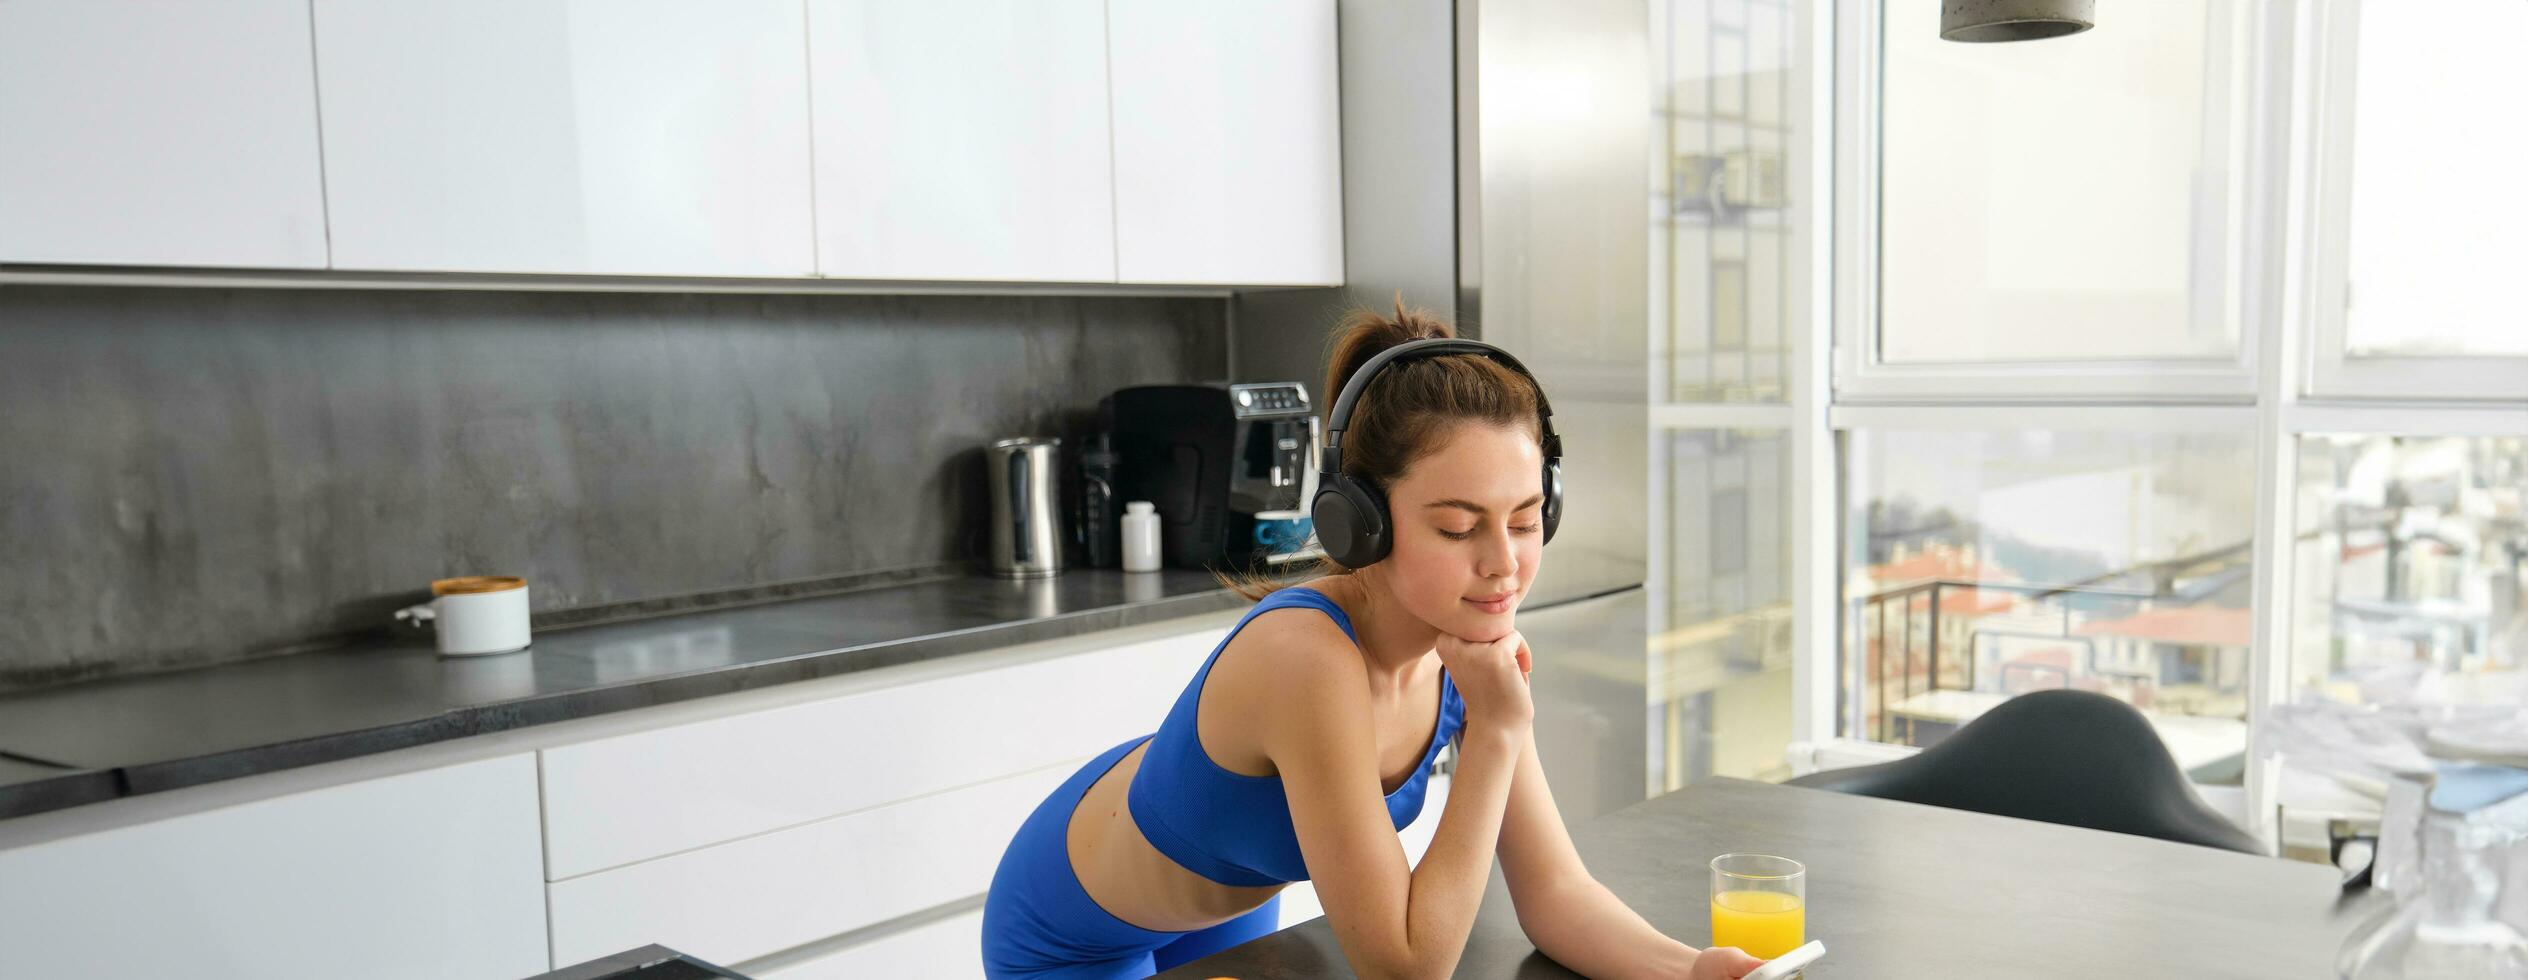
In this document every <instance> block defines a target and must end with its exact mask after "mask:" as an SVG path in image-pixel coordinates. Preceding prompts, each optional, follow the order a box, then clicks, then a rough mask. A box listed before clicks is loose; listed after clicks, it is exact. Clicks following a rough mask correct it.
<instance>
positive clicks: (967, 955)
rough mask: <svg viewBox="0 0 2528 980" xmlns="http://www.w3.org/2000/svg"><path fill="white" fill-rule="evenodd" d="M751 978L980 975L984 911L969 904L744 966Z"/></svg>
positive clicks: (932, 979)
mask: <svg viewBox="0 0 2528 980" xmlns="http://www.w3.org/2000/svg"><path fill="white" fill-rule="evenodd" d="M746 975H747V976H751V977H754V978H756V980H864V978H867V977H921V978H923V980H982V977H983V910H982V909H971V910H968V911H965V912H959V913H957V914H955V915H951V916H947V917H944V918H940V919H935V920H932V921H929V922H925V923H922V924H921V925H918V926H913V927H910V928H907V929H905V930H903V931H901V932H894V933H889V934H887V935H885V936H881V937H879V938H876V939H872V940H869V941H868V942H865V943H859V944H856V945H853V946H851V947H849V948H846V949H840V950H835V951H833V952H830V953H826V954H825V955H822V956H818V957H815V958H813V959H807V960H800V961H795V962H784V963H782V964H781V965H779V966H768V967H755V968H753V969H750V970H748V971H746Z"/></svg>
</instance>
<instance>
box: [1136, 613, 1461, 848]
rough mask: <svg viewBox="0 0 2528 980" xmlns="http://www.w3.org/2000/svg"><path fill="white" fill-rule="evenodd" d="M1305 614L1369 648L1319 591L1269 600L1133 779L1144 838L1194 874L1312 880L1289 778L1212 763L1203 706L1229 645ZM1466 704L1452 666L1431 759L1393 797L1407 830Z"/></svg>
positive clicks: (1173, 715)
mask: <svg viewBox="0 0 2528 980" xmlns="http://www.w3.org/2000/svg"><path fill="white" fill-rule="evenodd" d="M1292 607H1304V608H1308V609H1315V610H1319V611H1321V612H1323V613H1325V614H1326V615H1328V616H1331V617H1333V618H1334V625H1336V626H1340V627H1342V628H1343V635H1345V636H1349V637H1351V638H1352V642H1353V643H1355V644H1357V643H1359V642H1360V635H1359V634H1357V633H1354V632H1352V620H1351V618H1350V617H1347V616H1345V615H1343V607H1341V606H1337V605H1335V604H1334V600H1333V599H1330V598H1327V597H1326V594H1325V593H1323V592H1319V591H1317V590H1315V589H1307V588H1298V587H1292V588H1287V589H1283V590H1281V591H1278V592H1275V593H1273V594H1271V595H1268V596H1265V597H1264V599H1263V601H1261V602H1258V603H1256V604H1255V608H1254V609H1252V610H1249V611H1248V612H1247V614H1246V616H1245V617H1244V618H1242V619H1239V620H1238V625H1237V626H1236V627H1234V628H1232V629H1230V630H1229V636H1228V637H1224V638H1222V639H1221V641H1220V645H1219V646H1217V647H1214V648H1212V651H1211V656H1210V657H1209V658H1208V659H1205V660H1204V661H1203V666H1202V669H1201V670H1200V671H1197V672H1195V674H1194V681H1193V683H1191V684H1188V685H1186V687H1185V693H1183V694H1180V695H1177V698H1176V706H1175V707H1172V708H1169V709H1168V713H1167V720H1166V721H1163V722H1161V723H1160V724H1159V731H1158V734H1156V735H1152V736H1150V747H1149V750H1148V751H1146V752H1144V753H1143V754H1142V756H1141V768H1140V770H1139V771H1138V772H1136V773H1134V774H1133V777H1132V785H1131V787H1129V788H1128V789H1127V790H1126V791H1125V794H1124V798H1125V801H1126V805H1128V806H1130V807H1131V808H1132V820H1133V822H1134V823H1136V824H1139V825H1140V827H1141V835H1142V836H1143V837H1146V838H1148V839H1149V841H1150V846H1152V847H1155V848H1157V849H1158V851H1159V853H1161V854H1165V855H1167V856H1168V858H1169V859H1170V860H1173V861H1175V862H1176V863H1177V864H1180V865H1183V866H1184V867H1185V868H1186V870H1189V871H1192V872H1194V873H1195V874H1198V875H1201V876H1203V877H1205V878H1209V879H1211V880H1212V881H1216V882H1219V883H1221V884H1223V885H1237V886H1258V885H1278V884H1282V883H1284V882H1291V881H1305V880H1307V878H1308V866H1307V862H1306V861H1304V860H1303V859H1302V858H1301V857H1300V854H1299V834H1298V832H1297V831H1295V830H1293V829H1291V825H1290V800H1289V798H1288V797H1286V796H1284V795H1282V778H1281V777H1280V776H1249V775H1247V774H1245V773H1238V772H1230V771H1229V770H1227V769H1223V768H1221V767H1220V764H1219V763H1216V762H1213V761H1212V760H1211V754H1210V753H1207V752H1205V751H1203V743H1202V739H1201V737H1200V736H1199V735H1197V734H1196V728H1195V724H1194V715H1195V708H1196V706H1197V705H1198V704H1200V703H1201V702H1202V695H1203V680H1204V678H1207V677H1209V676H1211V665H1212V664H1213V663H1216V662H1218V661H1219V660H1220V651H1222V650H1226V649H1228V648H1229V640H1230V639H1231V638H1235V637H1236V636H1237V635H1238V630H1240V629H1244V628H1246V624H1247V623H1248V622H1249V621H1251V620H1253V619H1254V618H1255V617H1256V615H1257V614H1259V613H1265V612H1270V611H1272V610H1275V609H1288V608H1292ZM1465 723H1466V702H1465V701H1464V700H1462V699H1460V698H1459V697H1458V695H1457V684H1456V682H1454V681H1452V680H1450V679H1449V677H1448V672H1447V670H1446V669H1445V668H1443V669H1442V670H1441V672H1440V710H1439V723H1438V724H1436V725H1434V726H1433V727H1432V731H1431V745H1430V747H1429V748H1427V749H1424V750H1423V751H1422V761H1421V763H1419V764H1418V765H1416V766H1414V769H1413V775H1412V776H1411V777H1410V778H1407V779H1406V780H1405V781H1404V785H1402V786H1399V787H1396V791H1395V792H1393V793H1389V794H1387V815H1388V816H1389V817H1390V818H1392V819H1393V820H1394V821H1395V825H1396V828H1397V829H1398V830H1402V829H1404V826H1405V825H1406V824H1409V823H1412V822H1413V818H1415V817H1417V816H1420V815H1421V813H1422V796H1423V789H1424V788H1425V784H1427V783H1428V782H1429V781H1430V777H1431V760H1432V759H1434V758H1436V757H1438V755H1439V752H1440V746H1441V745H1443V744H1446V743H1447V742H1448V740H1449V739H1451V738H1453V737H1455V736H1456V734H1457V732H1458V730H1459V729H1461V728H1463V727H1465Z"/></svg>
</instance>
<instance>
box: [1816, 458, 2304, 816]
mask: <svg viewBox="0 0 2528 980" xmlns="http://www.w3.org/2000/svg"><path fill="white" fill-rule="evenodd" d="M2250 443H2251V439H2250V438H2249V437H2248V435H2247V434H2246V433H2244V432H2235V433H2232V432H2165V433H2158V432H2115V431H2108V432H2088V431H2049V430H2027V429H2013V430H1994V431H1945V430H1940V431H1910V430H1878V429H1859V430H1855V431H1853V432H1852V433H1851V437H1850V440H1849V449H1848V456H1847V459H1848V463H1847V466H1846V470H1847V473H1848V479H1849V481H1850V482H1849V488H1848V492H1847V495H1846V499H1847V500H1848V502H1849V504H1848V506H1849V507H1850V510H1849V512H1848V514H1847V516H1846V518H1845V521H1846V533H1847V535H1848V538H1847V543H1846V549H1845V558H1844V570H1843V578H1844V583H1845V603H1846V606H1847V608H1846V610H1845V612H1844V621H1845V623H1846V628H1847V629H1849V630H1850V631H1851V634H1850V635H1849V636H1848V637H1847V639H1846V642H1845V643H1844V645H1843V650H1844V663H1843V666H1842V676H1843V677H1844V678H1845V684H1844V694H1843V698H1842V701H1843V704H1844V711H1843V712H1842V717H1843V720H1844V732H1845V734H1846V735H1848V736H1852V737H1857V738H1862V739H1866V740H1870V741H1878V742H1890V743H1896V744H1903V745H1915V746H1922V745H1929V744H1932V743H1934V742H1936V741H1938V740H1939V739H1940V738H1941V737H1943V736H1945V735H1947V734H1948V733H1949V732H1951V731H1954V730H1956V728H1957V727H1958V726H1959V725H1962V724H1964V723H1966V722H1967V721H1971V720H1972V719H1973V718H1975V717H1976V716H1977V715H1979V714H1981V713H1983V712H1984V711H1985V710H1988V709H1990V708H1991V707H1992V706H1994V705H1997V704H1999V703H2001V702H2002V701H2004V700H2007V699H2009V698H2011V697H2015V696H2017V695H2020V694H2025V693H2028V692H2030V691H2037V690H2045V689H2049V688H2074V689H2079V690H2088V691H2096V692H2099V693H2103V694H2107V695H2110V696H2112V697H2115V698H2118V699H2120V700H2123V701H2125V702H2127V703H2130V704H2132V705H2133V706H2134V707H2136V708H2139V709H2141V710H2142V712H2143V714H2144V715H2145V716H2147V717H2149V718H2150V719H2151V722H2152V724H2153V726H2154V727H2156V728H2158V729H2159V732H2160V735H2161V737H2162V738H2163V739H2164V740H2165V741H2166V742H2167V744H2168V747H2169V750H2170V751H2171V752H2172V753H2173V754H2174V755H2175V756H2176V757H2177V759H2178V761H2179V763H2180V764H2181V765H2183V766H2184V767H2185V768H2186V769H2187V770H2188V771H2190V772H2192V773H2194V774H2195V775H2196V777H2197V778H2198V779H2202V780H2208V781H2227V782H2235V781H2236V780H2237V775H2238V772H2239V769H2240V767H2241V766H2242V765H2243V762H2244V760H2243V757H2242V755H2243V752H2244V750H2245V747H2246V716H2247V697H2248V692H2247V690H2246V683H2247V668H2248V657H2249V649H2250V642H2249V641H2250V637H2251V635H2252V629H2251V626H2252V615H2251V613H2250V611H2249V609H2250V606H2251V604H2252V591H2251V582H2252V576H2251V574H2250V570H2251V568H2252V565H2253V562H2252V548H2251V546H2250V545H2251V539H2250V534H2251V531H2252V529H2253V527H2254V526H2255V520H2254V519H2255V512H2256V507H2255V499H2254V496H2255V495H2254V488H2255V484H2256V479H2255V477H2256V474H2255V464H2254V462H2253V460H2254V454H2253V453H2252V452H2251V451H2250V450H2249V446H2250Z"/></svg>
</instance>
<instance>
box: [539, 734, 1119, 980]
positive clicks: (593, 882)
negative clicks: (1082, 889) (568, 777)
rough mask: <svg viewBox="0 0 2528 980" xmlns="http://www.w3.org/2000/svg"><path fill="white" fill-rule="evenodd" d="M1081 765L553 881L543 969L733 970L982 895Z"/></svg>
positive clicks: (1077, 762)
mask: <svg viewBox="0 0 2528 980" xmlns="http://www.w3.org/2000/svg"><path fill="white" fill-rule="evenodd" d="M1085 761H1086V760H1085V759H1074V760H1071V761H1068V762H1064V763H1061V764H1058V765H1054V766H1050V767H1046V768H1043V769H1037V770H1032V771H1029V772H1026V773H1023V774H1020V775H1017V776H1011V777H1007V778H1003V779H997V780H993V781H991V782H987V783H981V784H977V785H973V786H966V787H963V788H959V789H952V790H948V791H945V792H941V793H934V794H932V795H929V796H923V797H917V798H914V799H910V800H904V801H901V802H897V803H892V804H888V805H886V806H882V807H878V808H875V809H871V810H865V811H861V812H858V813H849V814H844V815H842V816H838V817H832V818H828V819H825V820H820V821H817V822H815V823H810V824H805V825H802V826H798V827H792V828H789V829H786V830H780V831H775V832H772V833H767V834H762V835H758V836H755V837H748V838H744V839H741V840H735V841H730V842H728V843H725V844H716V845H712V846H710V847H704V848H700V849H697V850H692V851H686V852H684V853H681V854H672V855H668V856H666V857H661V858H656V859H653V860H649V861H644V862H641V863H639V864H634V865H629V866H626V867H621V868H615V869H612V870H607V871H600V872H597V873H594V874H589V875H583V876H581V877H577V878H572V879H568V880H565V881H556V882H553V883H552V884H551V885H550V886H548V887H549V888H550V897H551V906H552V924H553V961H554V962H556V963H577V962H581V961H583V960H590V959H595V958H597V957H599V956H604V955H606V954H608V953H613V952H617V951H619V950H625V949H630V948H632V947H635V946H640V945H643V944H646V943H660V944H663V945H666V946H670V947H673V948H675V949H678V950H682V951H684V952H687V953H691V954H693V955H695V956H698V957H701V958H702V959H705V960H709V961H711V962H714V963H736V962H740V961H744V960H748V959H753V958H755V957H759V956H763V955H766V954H768V953H773V952H777V951H779V950H783V949H788V948H790V947H793V946H797V945H800V944H802V943H807V942H812V941H815V940H818V939H823V938H825V937H828V936H832V935H835V934H837V933H842V932H848V931H850V930H853V929H859V928H864V927H867V926H870V925H874V924H876V923H879V922H884V921H886V920H888V919H892V918H896V917H898V916H904V915H909V914H912V913H914V912H918V911H921V910H923V909H928V908H935V907H937V906H940V905H944V904H947V903H949V902H954V901H957V900H959V899H963V898H970V897H973V896H975V895H979V894H982V893H983V892H984V891H985V890H986V889H987V888H988V887H989V886H990V885H991V880H992V869H993V868H994V867H996V866H997V865H998V864H999V863H1000V858H1001V851H1002V849H1003V848H1005V847H1007V846H1008V844H1009V841H1010V838H1011V837H1012V836H1013V835H1015V834H1016V833H1017V832H1018V825H1019V824H1020V823H1021V822H1022V821H1024V820H1025V819H1026V818H1027V815H1028V814H1029V813H1030V812H1032V811H1033V810H1034V809H1035V807H1036V805H1037V804H1038V803H1040V802H1042V801H1043V800H1044V798H1045V797H1046V796H1047V795H1050V794H1051V793H1052V792H1053V790H1054V788H1055V787H1056V786H1059V785H1061V783H1062V781H1063V780H1064V779H1066V778H1069V776H1070V775H1071V773H1072V772H1073V771H1075V770H1076V769H1077V768H1078V767H1079V766H1080V765H1082V764H1083V763H1085ZM868 975H872V976H875V975H880V974H868Z"/></svg>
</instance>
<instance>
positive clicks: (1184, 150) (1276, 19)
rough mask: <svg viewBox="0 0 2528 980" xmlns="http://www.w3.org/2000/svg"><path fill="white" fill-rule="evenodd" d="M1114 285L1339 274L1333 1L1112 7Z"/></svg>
mask: <svg viewBox="0 0 2528 980" xmlns="http://www.w3.org/2000/svg"><path fill="white" fill-rule="evenodd" d="M1106 15H1107V25H1106V26H1107V37H1108V41H1109V43H1108V72H1109V74H1110V75H1111V76H1112V79H1113V92H1114V112H1115V122H1114V127H1115V232H1116V260H1117V267H1118V269H1119V271H1120V272H1121V276H1120V278H1121V279H1122V281H1124V282H1137V283H1229V284H1241V285H1281V284H1291V285H1333V284H1337V283H1341V282H1342V281H1343V193H1342V155H1341V152H1340V140H1341V119H1340V112H1339V110H1338V104H1337V93H1336V74H1335V32H1334V4H1333V2H1332V0H1204V2H1199V3H1193V2H1187V0H1111V2H1110V3H1109V4H1108V5H1107V12H1106Z"/></svg>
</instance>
